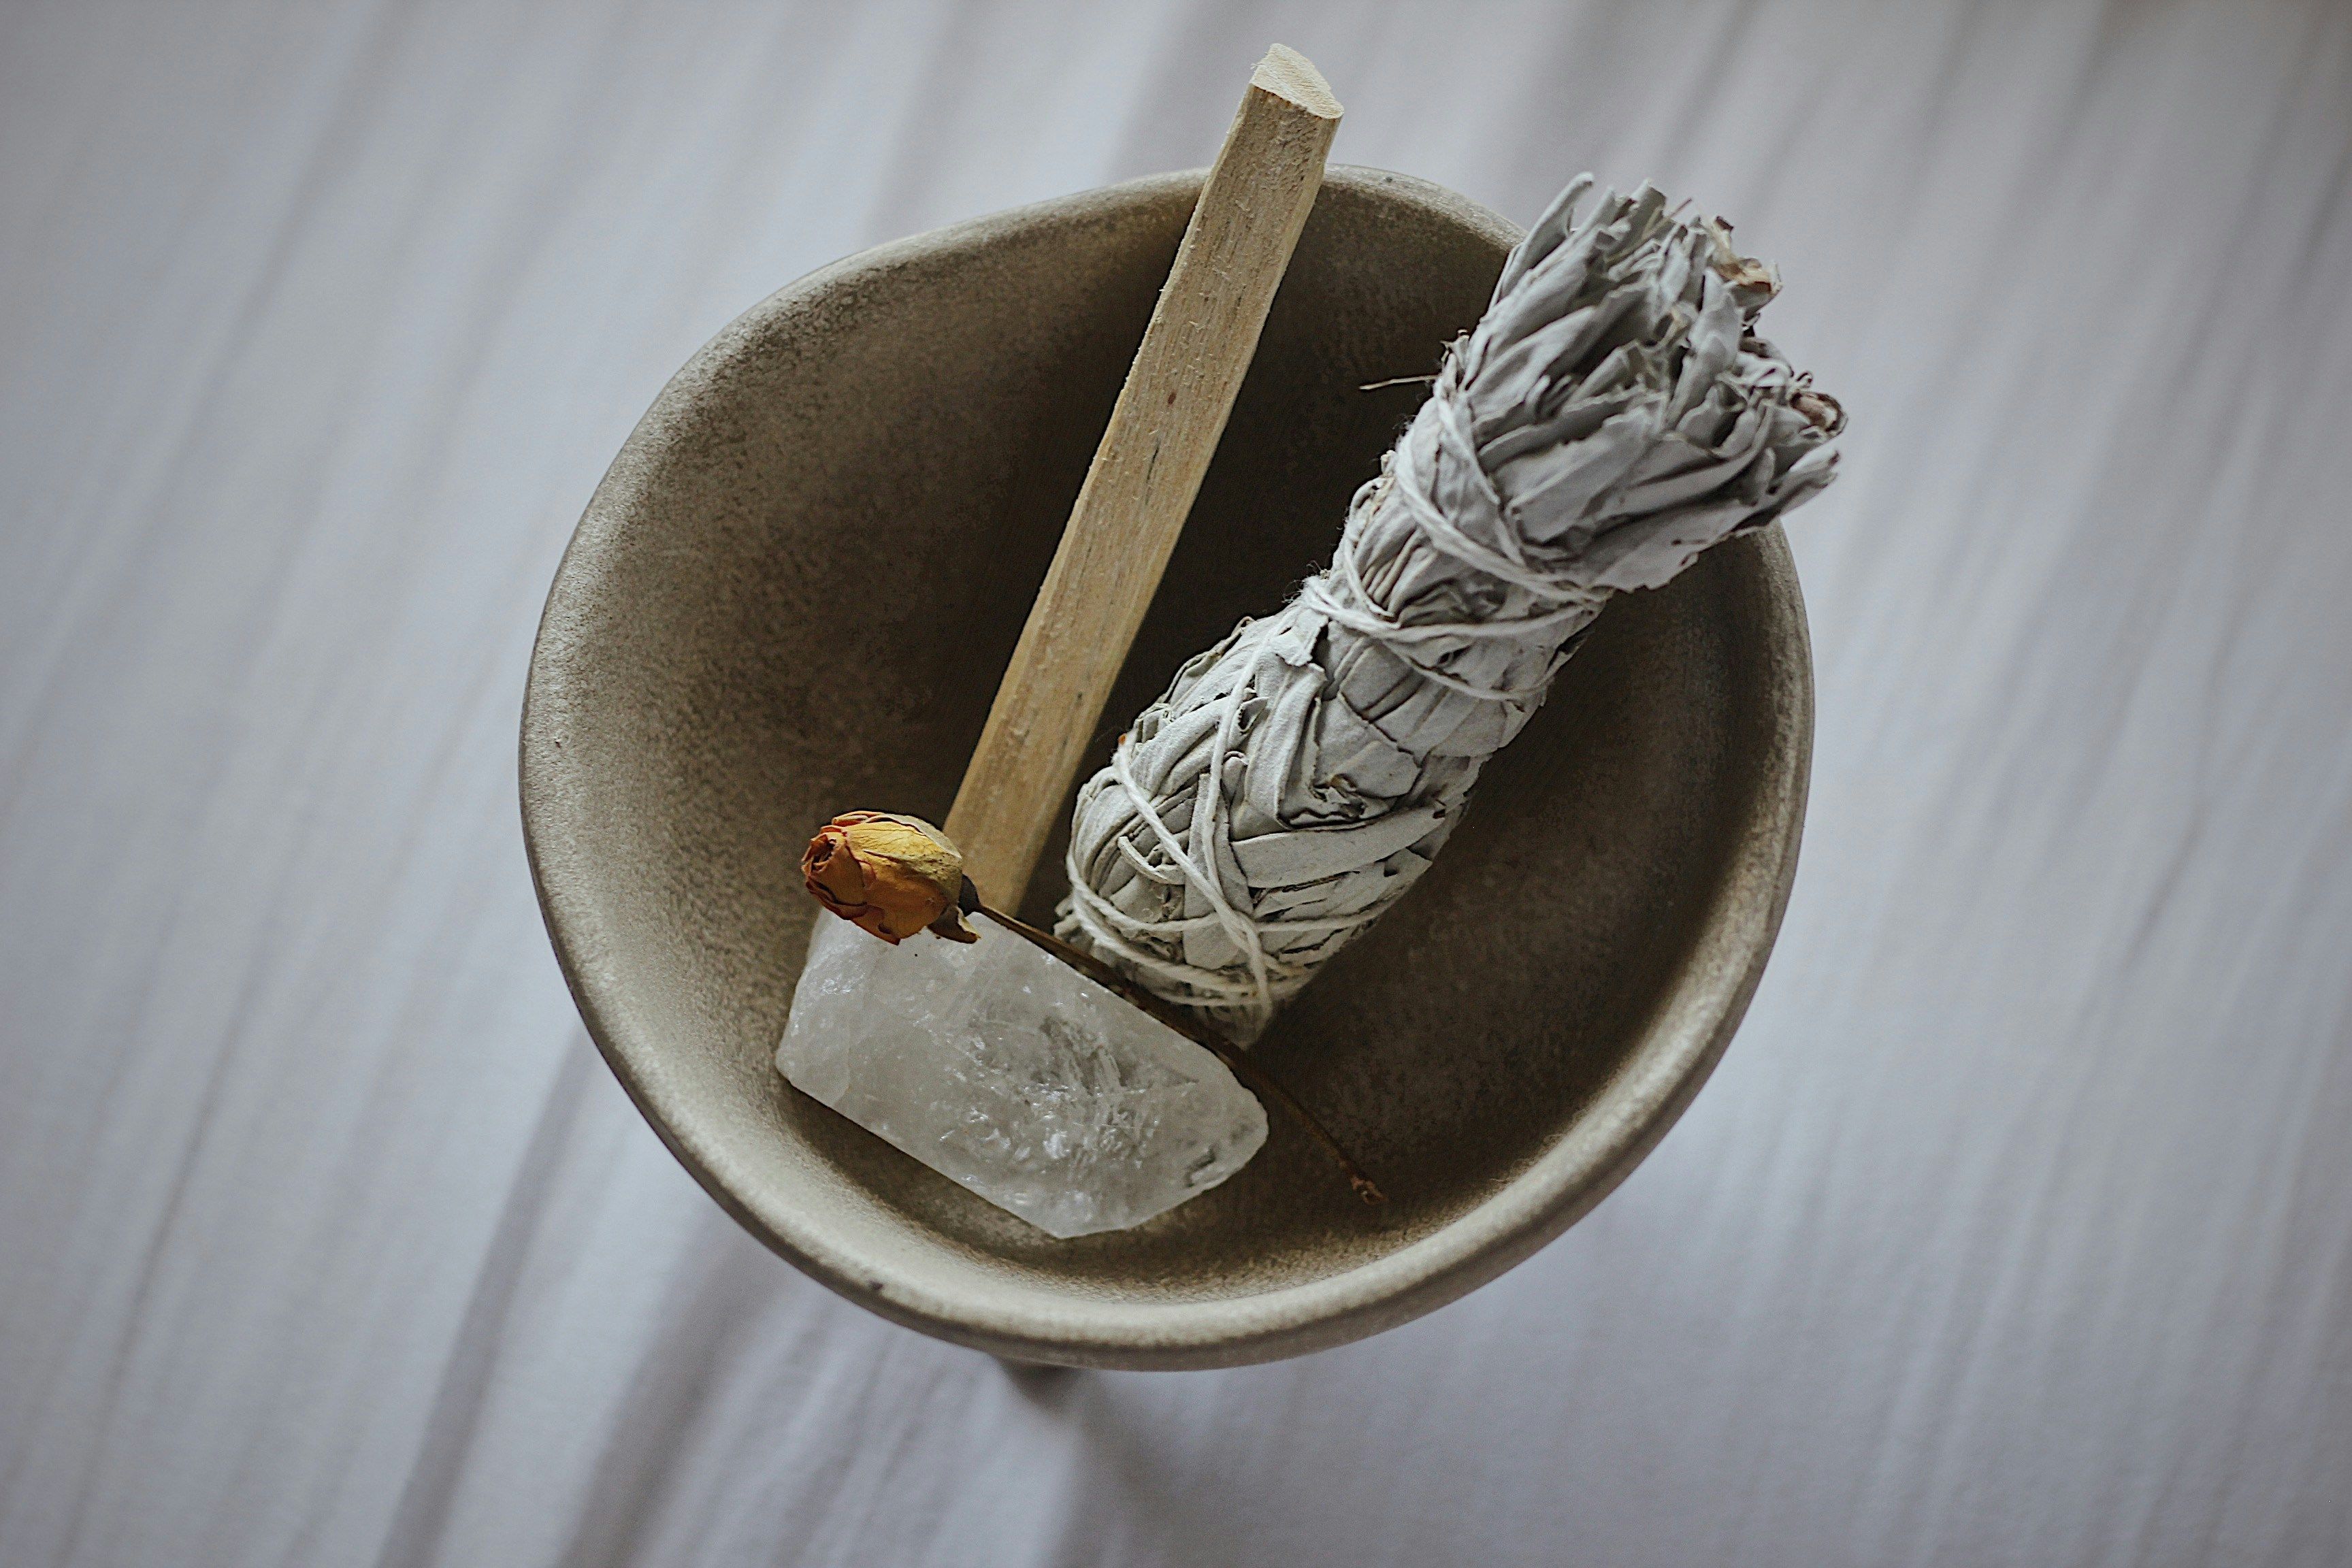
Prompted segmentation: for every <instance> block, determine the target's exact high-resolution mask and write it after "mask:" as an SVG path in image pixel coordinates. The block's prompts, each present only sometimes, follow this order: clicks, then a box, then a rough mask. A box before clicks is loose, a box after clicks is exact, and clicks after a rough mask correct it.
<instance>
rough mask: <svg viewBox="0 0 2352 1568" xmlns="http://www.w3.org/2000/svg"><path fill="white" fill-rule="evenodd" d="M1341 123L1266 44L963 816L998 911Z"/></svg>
mask: <svg viewBox="0 0 2352 1568" xmlns="http://www.w3.org/2000/svg"><path fill="white" fill-rule="evenodd" d="M1338 129H1339V100H1337V99H1335V98H1333V97H1332V96H1331V89H1330V87H1329V85H1328V83H1326V82H1325V81H1324V79H1323V78H1322V77H1321V75H1320V74H1318V72H1317V71H1316V69H1315V68H1314V67H1313V66H1312V65H1310V64H1308V63H1307V60H1306V58H1304V57H1303V56H1300V55H1298V54H1297V53H1295V52H1293V51H1292V50H1290V49H1286V48H1285V47H1282V46H1281V45H1280V44H1276V46H1275V47H1273V48H1271V49H1269V50H1268V51H1267V52H1266V57H1265V59H1263V60H1261V61H1259V62H1258V66H1257V69H1256V70H1255V72H1253V73H1252V74H1251V77H1250V84H1249V89H1248V90H1247V91H1246V92H1244V94H1243V95H1242V102H1241V108H1240V109H1239V110H1236V111H1235V112H1234V123H1233V126H1232V129H1230V130H1229V131H1227V132H1226V133H1225V143H1224V146H1223V148H1222V149H1221V150H1220V151H1219V152H1218V153H1217V161H1216V163H1215V165H1214V166H1213V167H1212V168H1211V169H1210V171H1209V178H1208V181H1207V183H1206V184H1203V185H1202V188H1201V197H1200V201H1199V203H1198V205H1195V206H1194V207H1193V209H1192V221H1191V223H1189V224H1188V225H1187V226H1185V229H1184V240H1183V243H1182V244H1181V246H1180V247H1178V248H1177V251H1176V263H1175V265H1174V267H1172V268H1171V269H1170V270H1169V273H1168V281H1167V283H1166V285H1165V286H1164V287H1162V288H1161V289H1160V303H1159V304H1158V306H1157V307H1156V308H1155V309H1154V310H1152V312H1151V324H1150V327H1148V328H1147V329H1145V331H1144V334H1143V343H1142V346H1141V347H1140V348H1139V349H1137V350H1136V354H1135V363H1134V364H1133V365H1132V366H1131V367H1129V371H1128V374H1127V385H1126V386H1125V388H1124V389H1122V390H1121V391H1120V393H1119V395H1118V404H1117V405H1115V406H1114V407H1113V408H1112V409H1111V416H1110V424H1109V426H1108V428H1106V429H1105V430H1104V431H1103V438H1102V444H1101V445H1100V446H1099V447H1097V448H1096V450H1095V458H1094V463H1093V465H1092V466H1091V467H1090V468H1087V479H1086V483H1085V485H1084V486H1083V487H1082V488H1081V489H1079V491H1078V500H1077V504H1076V506H1075V507H1074V508H1072V509H1071V511H1070V521H1069V523H1068V525H1067V526H1066V528H1065V529H1064V530H1063V531H1062V543H1061V547H1060V549H1059V550H1057V551H1056V552H1055V555H1054V563H1053V565H1052V566H1051V567H1050V568H1049V569H1048V570H1047V572H1046V574H1045V586H1044V587H1043V588H1041V589H1040V590H1039V591H1038V594H1037V602H1036V604H1035V605H1034V606H1033V607H1032V608H1031V610H1030V612H1029V621H1028V624H1027V625H1026V626H1024V627H1023V628H1022V631H1021V640H1020V642H1019V643H1018V644H1016V645H1015V646H1014V647H1013V662H1012V663H1011V665H1009V666H1008V667H1007V668H1006V669H1005V672H1004V679H1003V684H1001V685H1000V686H998V688H997V689H996V701H995V703H994V705H993V706H992V707H991V708H990V709H989V712H988V723H987V726H986V727H985V728H984V729H982V731H981V734H980V745H979V747H978V748H977V749H976V750H975V751H974V752H972V756H971V763H970V765H969V766H968V767H967V768H966V769H965V771H964V775H963V784H962V786H961V788H959V789H958V790H957V791H956V798H955V805H954V808H953V809H952V810H950V812H949V813H948V820H947V832H948V837H950V838H952V839H954V840H955V842H956V844H957V846H958V847H960V848H961V850H962V851H963V858H964V868H965V871H966V874H967V875H969V876H970V877H971V879H972V880H973V881H974V882H975V883H977V884H978V885H979V887H980V889H981V890H982V893H983V894H984V895H985V896H986V897H987V898H988V900H989V901H990V902H991V903H992V904H994V905H996V906H997V907H998V908H1000V909H1006V910H1016V909H1019V908H1020V907H1021V896H1022V894H1023V893H1024V891H1025V890H1026V889H1027V888H1028V886H1029V875H1030V873H1031V872H1032V871H1033V870H1034V869H1035V868H1036V865H1037V857H1038V856H1039V855H1040V854H1042V853H1043V852H1044V850H1045V840H1046V838H1047V837H1048V836H1049V835H1050V834H1051V833H1052V831H1053V826H1054V818H1055V815H1056V814H1057V813H1058V812H1059V811H1060V809H1061V805H1062V801H1063V799H1064V797H1065V796H1066V795H1068V794H1069V789H1070V782H1071V780H1072V779H1073V778H1074V777H1075V776H1076V773H1077V769H1078V763H1079V762H1080V760H1081V758H1082V756H1083V754H1084V752H1085V751H1086V747H1087V742H1088V741H1089V740H1091V739H1092V738H1093V736H1094V730H1095V725H1096V724H1097V722H1098V721H1100V720H1101V718H1102V710H1103V704H1104V703H1105V701H1106V700H1108V698H1109V696H1110V687H1111V682H1112V681H1113V680H1114V679H1117V677H1118V669H1119V666H1120V664H1121V663H1123V662H1124V661H1125V659H1126V658H1127V650H1128V647H1129V645H1130V644H1131V643H1133V642H1134V640H1135V634H1136V630H1137V628H1138V627H1139V626H1142V624H1143V616H1144V612H1145V611H1146V610H1148V609H1150V607H1151V596H1152V595H1153V593H1154V592H1156V591H1157V590H1158V588H1159V586H1160V574H1161V573H1162V572H1163V571H1165V570H1166V569H1167V565H1168V557H1169V555H1170V554H1171V552H1173V551H1174V550H1175V548H1176V538H1177V535H1178V534H1179V533H1180V532H1181V531H1182V530H1183V527H1184V518H1185V514H1186V513H1188V512H1190V511H1191V510H1192V498H1193V496H1194V495H1195V494H1196V493H1198V491H1199V490H1200V488H1201V479H1202V475H1204V474H1206V473H1207V472H1208V468H1209V459H1210V458H1211V457H1212V456H1213V455H1214V454H1215V452H1216V449H1217V438H1218V437H1220V436H1222V435H1223V433H1224V428H1225V418H1226V416H1227V415H1228V414H1230V413H1231V412H1232V410H1233V405H1234V395H1235V394H1237V393H1238V392H1239V391H1240V390H1241V384H1242V377H1243V376H1244V374H1246V373H1247V372H1248V370H1249V364H1250V360H1251V358H1252V357H1253V356H1254V355H1255V353H1257V340H1258V333H1259V331H1261V330H1262V329H1263V328H1264V327H1265V313H1266V310H1267V309H1268V308H1269V307H1270V306H1271V305H1272V304H1273V303H1274V293H1275V289H1276V287H1278V286H1279V285H1280V283H1281V282H1282V274H1283V269H1284V268H1286V267H1287V266H1288V265H1289V263H1290V252H1291V248H1292V247H1294V246H1296V245H1297V242H1298V231H1299V230H1300V229H1301V228H1303V227H1305V226H1306V223H1307V212H1308V210H1309V209H1310V208H1312V207H1313V206H1314V205H1315V196H1316V193H1317V192H1318V190H1320V189H1321V187H1322V184H1323V160H1324V157H1325V155H1326V154H1327V153H1328V152H1329V150H1330V146H1331V136H1332V133H1333V132H1335V131H1337V130H1338Z"/></svg>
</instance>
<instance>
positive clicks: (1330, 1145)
mask: <svg viewBox="0 0 2352 1568" xmlns="http://www.w3.org/2000/svg"><path fill="white" fill-rule="evenodd" d="M964 887H965V889H967V893H966V897H965V899H964V900H963V903H964V911H965V912H966V913H967V914H983V915H986V916H987V917H988V918H989V919H990V920H992V921H995V922H996V923H997V924H998V925H1001V926H1003V928H1004V929H1005V930H1006V931H1011V932H1012V933H1013V935H1015V936H1018V937H1022V938H1025V939H1026V940H1027V941H1029V942H1034V943H1035V944H1036V945H1037V946H1039V947H1041V948H1044V949H1045V951H1046V952H1050V953H1052V954H1053V955H1054V956H1055V958H1058V959H1060V960H1061V961H1062V962H1063V963H1066V964H1068V965H1069V966H1070V967H1071V968H1073V969H1075V970H1076V971H1077V972H1078V973H1081V974H1083V975H1085V976H1086V977H1087V979H1089V980H1093V981H1096V982H1097V983H1099V984H1103V985H1106V986H1108V987H1109V988H1110V989H1111V990H1113V991H1115V992H1117V993H1118V994H1119V995H1121V996H1124V997H1125V998H1127V1000H1129V1002H1132V1003H1134V1004H1135V1005H1137V1006H1138V1007H1139V1008H1141V1009H1142V1010H1143V1011H1145V1012H1146V1013H1149V1014H1150V1015H1151V1016H1153V1017H1155V1018H1157V1019H1159V1020H1160V1022H1161V1023H1163V1024H1165V1025H1167V1026H1169V1027H1170V1028H1171V1029H1173V1030H1175V1031H1176V1032H1177V1033H1178V1034H1180V1035H1181V1036H1183V1037H1185V1038H1186V1039H1188V1040H1191V1041H1192V1042H1194V1043H1195V1044H1197V1045H1200V1046H1202V1047H1205V1048H1207V1049H1208V1050H1209V1051H1211V1052H1213V1053H1214V1055H1215V1056H1216V1058H1217V1059H1218V1060H1219V1061H1221V1062H1223V1063H1224V1064H1225V1066H1227V1067H1229V1068H1232V1069H1233V1073H1234V1077H1235V1078H1237V1079H1241V1080H1242V1082H1243V1083H1244V1084H1246V1085H1248V1086H1249V1088H1250V1089H1252V1090H1253V1091H1254V1092H1255V1094H1256V1095H1257V1097H1258V1098H1259V1099H1260V1100H1265V1101H1266V1102H1267V1103H1268V1104H1271V1105H1276V1106H1279V1107H1281V1108H1282V1110H1283V1111H1284V1112H1285V1114H1286V1115H1288V1116H1289V1117H1290V1119H1291V1120H1292V1121H1296V1122H1297V1123H1298V1125H1299V1126H1301V1127H1303V1128H1305V1129H1306V1130H1307V1136H1308V1137H1309V1138H1312V1139H1314V1140H1315V1142H1318V1143H1320V1144H1321V1145H1323V1150H1324V1152H1326V1153H1328V1154H1329V1155H1330V1156H1331V1158H1332V1160H1333V1161H1334V1162H1336V1163H1338V1165H1339V1169H1340V1171H1341V1172H1343V1173H1345V1174H1346V1175H1347V1178H1348V1184H1349V1186H1351V1187H1353V1188H1355V1189H1356V1195H1357V1196H1358V1197H1360V1198H1361V1199H1363V1200H1364V1201H1365V1202H1366V1203H1368V1204H1384V1203H1386V1202H1388V1195H1387V1194H1384V1193H1382V1192H1381V1189H1380V1188H1379V1187H1378V1186H1376V1185H1374V1184H1373V1183H1372V1179H1371V1178H1370V1176H1367V1175H1366V1174H1364V1173H1363V1172H1362V1171H1361V1170H1360V1169H1358V1168H1357V1165H1356V1163H1355V1162H1354V1161H1353V1160H1350V1159H1349V1158H1348V1152H1347V1151H1346V1150H1345V1149H1342V1148H1340V1147H1339V1140H1338V1139H1336V1138H1334V1137H1332V1136H1331V1134H1330V1133H1329V1132H1328V1131H1324V1128H1323V1124H1322V1123H1321V1122H1319V1121H1316V1120H1315V1117H1314V1115H1313V1113H1312V1112H1310V1111H1309V1110H1307V1108H1306V1107H1305V1106H1303V1105H1301V1104H1299V1103H1298V1100H1297V1097H1295V1096H1294V1095H1292V1094H1291V1092H1290V1091H1289V1090H1288V1089H1285V1088H1283V1087H1282V1085H1280V1084H1278V1083H1276V1082H1275V1081H1274V1079H1270V1078H1268V1077H1267V1076H1266V1075H1265V1069H1264V1068H1260V1067H1259V1066H1258V1065H1257V1064H1256V1063H1255V1062H1254V1061H1252V1060H1250V1059H1249V1058H1248V1056H1247V1055H1246V1054H1245V1053H1244V1052H1242V1051H1239V1050H1236V1049H1235V1048H1234V1047H1233V1046H1231V1045H1230V1044H1228V1043H1227V1042H1225V1041H1224V1040H1222V1039H1220V1038H1218V1037H1217V1034H1216V1032H1215V1031H1214V1030H1213V1029H1211V1028H1209V1027H1208V1026H1206V1025H1204V1024H1202V1023H1199V1022H1198V1021H1196V1020H1194V1019H1192V1018H1188V1017H1186V1016H1184V1015H1183V1014H1182V1013H1181V1012H1179V1011H1178V1010H1177V1009H1176V1008H1174V1007H1171V1006H1170V1005H1168V1004H1167V1003H1165V1002H1163V1001H1161V1000H1160V998H1159V997H1157V996H1154V995H1153V994H1151V993H1150V992H1149V991H1146V990H1144V989H1143V988H1142V987H1141V986H1139V985H1138V984H1135V983H1134V982H1133V981H1131V980H1129V978H1128V977H1127V976H1126V975H1124V974H1121V973H1119V972H1118V970H1116V969H1113V968H1112V967H1111V966H1110V965H1109V964H1108V963H1104V962H1103V961H1102V960H1101V959H1099V958H1097V957H1096V956H1095V955H1094V954H1093V953H1090V952H1084V951H1082V950H1080V949H1078V948H1075V947H1072V946H1071V945H1070V944H1069V943H1068V942H1064V941H1063V940H1062V939H1061V938H1060V937H1057V936H1055V934H1054V933H1053V932H1051V931H1041V930H1039V929H1038V928H1037V927H1035V926H1033V925H1031V924H1030V923H1029V922H1028V921H1022V920H1016V919H1014V918H1013V916H1011V915H1008V914H1006V913H1005V912H1004V911H1003V910H993V909H991V908H989V907H988V906H987V905H986V904H983V903H982V902H981V901H980V900H979V899H978V898H976V897H973V896H971V894H970V892H969V889H971V882H969V881H966V882H965V883H964Z"/></svg>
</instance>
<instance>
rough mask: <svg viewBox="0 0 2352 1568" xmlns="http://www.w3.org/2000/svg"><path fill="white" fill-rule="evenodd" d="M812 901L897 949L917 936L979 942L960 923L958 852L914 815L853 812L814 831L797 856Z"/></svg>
mask: <svg viewBox="0 0 2352 1568" xmlns="http://www.w3.org/2000/svg"><path fill="white" fill-rule="evenodd" d="M801 875H802V876H803V878H805V879H807V881H808V890H809V891H810V892H812V893H814V894H815V895H816V900H817V902H819V903H821V904H823V905H824V907H825V908H826V909H828V910H832V911H833V912H834V913H835V914H837V915H839V916H840V917H841V918H842V919H843V920H845V921H849V922H850V923H851V924H853V925H855V926H856V927H857V928H858V929H859V930H860V931H871V932H873V933H874V934H875V935H876V936H878V937H880V938H881V939H882V940H883V941H884V942H889V943H891V944H892V945H893V946H896V945H897V944H898V942H902V941H904V940H905V939H906V938H908V937H910V936H912V935H914V934H915V933H916V932H917V931H932V932H935V933H936V934H938V935H940V936H943V937H946V938H948V939H949V940H950V941H951V942H977V941H979V940H980V939H979V937H978V936H976V935H974V934H973V932H972V931H971V928H970V927H969V926H967V925H965V924H964V923H963V915H962V913H961V911H960V910H958V909H957V907H956V895H957V894H958V893H960V892H961V891H962V889H963V853H962V851H961V850H959V849H958V848H957V847H955V845H954V844H953V843H952V842H951V841H950V839H949V837H948V836H947V835H946V834H944V833H941V832H940V830H939V829H938V828H936V827H933V826H931V825H930V824H929V823H928V822H925V821H923V820H922V819H921V818H919V817H913V816H895V815H893V814H892V813H890V812H887V811H852V812H845V813H844V814H843V815H841V816H836V817H835V818H834V819H833V820H832V821H831V822H828V823H826V824H825V825H824V826H823V827H821V828H819V829H817V835H816V837H814V838H812V839H810V840H809V847H808V853H806V854H805V855H803V856H802V857H801Z"/></svg>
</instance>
